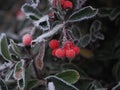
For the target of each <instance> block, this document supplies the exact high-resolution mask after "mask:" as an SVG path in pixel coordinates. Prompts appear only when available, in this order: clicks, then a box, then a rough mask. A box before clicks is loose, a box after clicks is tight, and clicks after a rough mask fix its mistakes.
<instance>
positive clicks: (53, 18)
mask: <svg viewBox="0 0 120 90" xmlns="http://www.w3.org/2000/svg"><path fill="white" fill-rule="evenodd" d="M28 1H29V0H28ZM85 2H86V0H32V1H30V2H28V3H25V4H24V5H22V7H21V11H22V13H24V15H25V16H26V19H25V20H23V22H24V23H23V22H22V19H20V22H22V24H20V25H21V26H24V24H25V25H26V24H27V25H26V27H27V26H29V27H28V28H27V29H26V28H25V29H23V28H20V29H23V30H21V31H20V30H19V29H18V31H17V32H19V34H18V38H16V37H17V35H16V36H13V37H15V38H14V39H15V40H16V41H14V40H12V39H10V40H9V38H8V39H7V37H6V34H1V36H0V54H1V56H2V57H3V59H4V60H6V61H4V62H3V63H2V64H1V65H0V90H1V89H2V90H62V89H64V90H79V86H78V85H76V84H78V83H77V82H81V81H82V80H84V79H85V80H86V81H88V82H89V81H91V82H92V83H90V84H89V85H87V86H86V87H87V88H89V87H90V90H97V89H96V87H98V86H100V85H97V84H98V83H97V84H94V83H95V82H97V81H96V80H95V81H93V79H92V78H89V76H87V75H86V73H83V72H84V71H81V70H79V69H78V68H77V66H75V65H74V64H76V62H77V64H78V65H79V64H80V61H81V60H79V61H78V60H77V58H78V59H80V57H81V56H80V55H83V56H85V55H84V54H86V53H84V54H83V51H84V52H85V51H87V50H83V48H85V47H87V46H89V45H90V43H93V42H95V41H96V40H97V39H101V40H103V39H104V35H103V34H102V33H101V32H100V29H101V23H100V22H99V21H97V20H96V21H93V23H92V25H91V27H90V31H89V28H87V29H85V30H84V29H82V28H81V25H80V24H82V23H81V22H86V20H89V19H91V21H92V20H93V19H92V18H94V17H95V16H96V15H97V14H98V9H97V8H93V7H92V6H84V7H82V5H83V4H84V3H85ZM20 13H21V12H20ZM19 15H20V14H19V12H17V14H16V17H17V18H19ZM22 15H23V14H22ZM18 20H19V19H18ZM26 22H27V23H26ZM83 24H84V23H83ZM85 25H86V24H85ZM83 26H84V25H83ZM89 26H90V25H89ZM96 26H97V27H96ZM15 27H16V26H15ZM98 27H99V28H98ZM86 31H89V33H86ZM26 33H27V34H26ZM28 33H30V34H28ZM7 34H8V35H9V33H7ZM20 37H21V38H20ZM21 40H22V41H21ZM20 41H21V42H20ZM91 56H92V55H91ZM80 74H81V75H80ZM82 75H85V77H84V76H82ZM80 76H81V77H80ZM12 84H13V86H12ZM80 85H81V84H80ZM80 88H81V87H80ZM80 90H82V89H80ZM85 90H87V89H85Z"/></svg>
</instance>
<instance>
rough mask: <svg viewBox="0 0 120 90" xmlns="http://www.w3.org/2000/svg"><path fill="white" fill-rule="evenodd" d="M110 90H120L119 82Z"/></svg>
mask: <svg viewBox="0 0 120 90" xmlns="http://www.w3.org/2000/svg"><path fill="white" fill-rule="evenodd" d="M112 90H120V82H118V84H117V85H115V86H114V87H113V88H112Z"/></svg>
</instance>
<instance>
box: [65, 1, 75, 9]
mask: <svg viewBox="0 0 120 90" xmlns="http://www.w3.org/2000/svg"><path fill="white" fill-rule="evenodd" d="M72 7H73V4H72V2H71V1H65V2H64V4H63V9H72Z"/></svg>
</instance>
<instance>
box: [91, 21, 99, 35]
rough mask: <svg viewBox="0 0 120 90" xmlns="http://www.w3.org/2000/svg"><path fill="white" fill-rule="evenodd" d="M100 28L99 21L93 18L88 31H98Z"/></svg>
mask: <svg viewBox="0 0 120 90" xmlns="http://www.w3.org/2000/svg"><path fill="white" fill-rule="evenodd" d="M100 29H101V22H100V21H99V20H95V21H94V22H93V23H92V25H91V27H90V33H93V32H96V31H99V30H100Z"/></svg>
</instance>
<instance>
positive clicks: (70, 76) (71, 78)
mask: <svg viewBox="0 0 120 90" xmlns="http://www.w3.org/2000/svg"><path fill="white" fill-rule="evenodd" d="M56 76H57V77H59V78H62V79H63V80H65V81H67V82H68V83H71V84H74V83H76V82H77V81H78V80H79V78H80V75H79V72H78V71H76V70H72V69H69V70H65V71H63V72H61V73H58V74H57V75H56Z"/></svg>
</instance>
